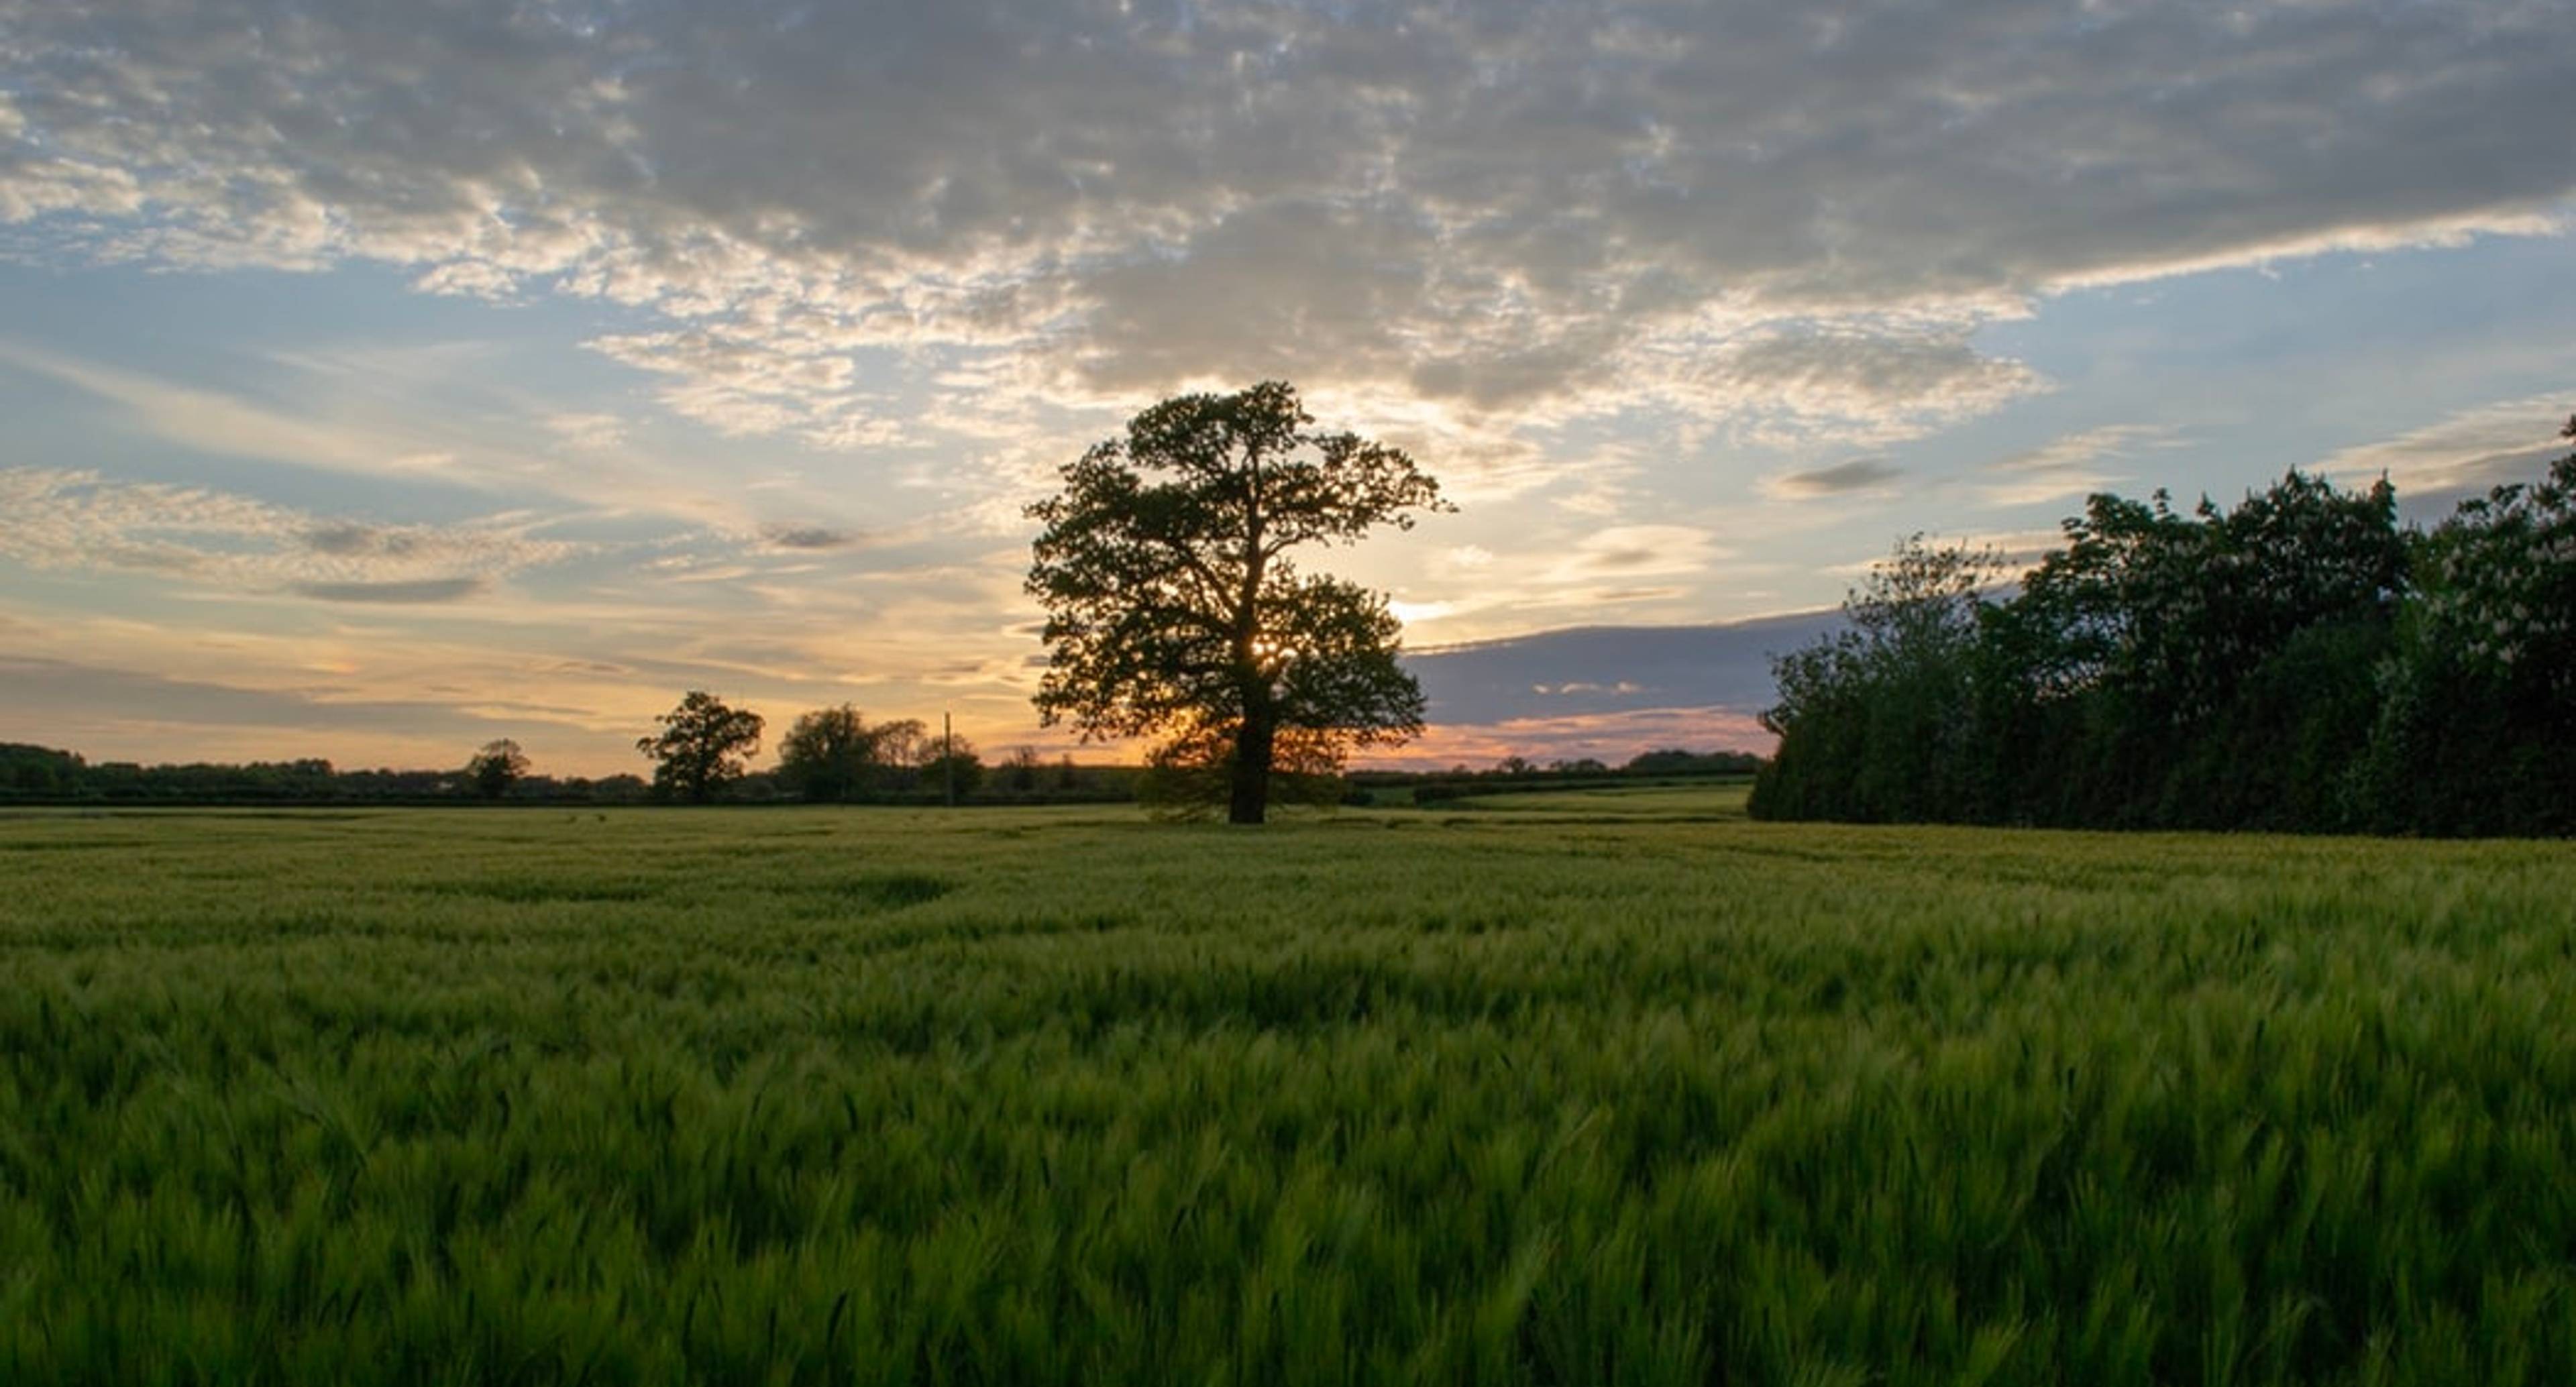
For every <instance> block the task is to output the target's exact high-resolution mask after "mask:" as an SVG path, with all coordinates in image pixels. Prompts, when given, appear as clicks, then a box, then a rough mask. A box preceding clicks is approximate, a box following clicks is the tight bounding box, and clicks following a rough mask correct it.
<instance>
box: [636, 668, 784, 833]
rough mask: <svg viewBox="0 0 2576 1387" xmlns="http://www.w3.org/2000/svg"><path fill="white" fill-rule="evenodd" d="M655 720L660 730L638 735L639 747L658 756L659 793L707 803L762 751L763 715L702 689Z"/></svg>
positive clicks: (655, 773) (656, 778) (655, 789)
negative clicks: (745, 759)
mask: <svg viewBox="0 0 2576 1387" xmlns="http://www.w3.org/2000/svg"><path fill="white" fill-rule="evenodd" d="M653 721H655V722H657V723H660V724H661V725H662V730H661V732H659V733H658V734H656V735H654V736H650V737H638V738H636V739H635V749H636V750H637V751H640V752H643V753H644V754H645V755H647V756H650V757H652V758H653V760H654V763H655V764H654V767H653V793H655V794H656V795H661V796H664V797H670V796H677V797H679V798H681V799H685V800H688V801H689V802H690V803H692V804H702V803H704V802H706V801H707V800H709V799H712V798H714V797H715V794H716V792H717V791H718V790H720V789H722V788H724V785H725V783H726V782H727V781H730V780H734V779H737V778H739V777H740V776H741V775H742V773H743V770H744V762H743V758H745V757H747V756H750V755H751V754H753V753H754V752H757V751H758V750H760V729H761V718H760V715H759V714H758V713H755V712H752V711H750V710H749V709H744V708H731V707H727V706H726V705H725V702H724V700H722V699H720V698H718V697H716V696H715V695H714V694H711V693H708V692H706V691H704V690H702V689H692V690H690V691H689V692H688V694H687V695H686V696H685V697H683V698H682V699H681V700H680V706H678V707H676V708H674V709H672V710H671V711H670V712H667V713H664V714H661V715H660V716H658V717H656V718H654V719H653Z"/></svg>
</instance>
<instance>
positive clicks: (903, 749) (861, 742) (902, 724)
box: [778, 703, 921, 803]
mask: <svg viewBox="0 0 2576 1387" xmlns="http://www.w3.org/2000/svg"><path fill="white" fill-rule="evenodd" d="M920 738H921V724H920V723H919V722H918V721H916V720H914V719H911V718H904V719H900V720H897V721H893V722H886V723H880V724H877V725H875V726H870V725H869V723H868V721H867V719H865V718H863V717H861V716H860V715H859V710H858V709H857V708H855V707H852V706H851V705H849V704H847V703H844V704H842V705H840V706H839V707H837V708H818V709H816V710H814V711H813V712H810V713H805V714H802V715H800V716H799V717H798V718H797V719H796V722H795V724H794V725H793V726H791V727H789V728H788V730H787V735H786V736H785V737H783V738H780V739H779V743H778V774H779V778H780V780H782V781H783V782H784V783H785V784H786V785H787V786H788V787H789V788H790V789H791V790H793V792H794V793H795V794H796V795H797V796H798V797H799V798H802V799H806V800H811V801H815V802H817V803H828V802H832V801H838V800H851V799H857V798H859V797H860V796H861V795H863V794H866V793H867V792H869V791H872V790H881V789H890V788H893V787H894V784H895V782H896V780H897V779H898V778H899V777H898V775H897V772H898V771H899V770H904V769H908V768H909V765H908V763H909V760H910V753H911V751H912V748H913V747H914V746H916V745H917V744H918V743H919V741H920Z"/></svg>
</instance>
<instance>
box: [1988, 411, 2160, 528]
mask: <svg viewBox="0 0 2576 1387" xmlns="http://www.w3.org/2000/svg"><path fill="white" fill-rule="evenodd" d="M2174 442H2175V433H2174V431H2173V430H2172V429H2171V428H2168V427H2166V426H2164V425H2161V424H2108V425H2104V426H2102V427H2100V428H2093V429H2085V430H2082V431H2081V432H2077V433H2070V434H2062V435H2060V436H2058V437H2056V438H2052V439H2050V440H2049V441H2048V442H2046V443H2043V444H2041V445H2039V446H2038V447H2036V448H2029V449H2025V450H2023V451H2021V452H2018V453H2015V454H2012V455H2011V456H2009V457H2005V458H2000V459H1997V460H1996V461H1995V462H1993V463H1991V464H1989V465H1988V466H1987V468H1986V472H1987V473H1988V474H1989V475H1991V476H1992V477H1994V478H1995V480H1993V481H1990V482H1986V483H1984V484H1982V485H1980V486H1979V487H1978V488H1977V492H1978V495H1979V497H1980V499H1981V500H1982V501H1983V503H1984V504H1985V505H1986V506H1988V507H1990V508H1996V509H2001V508H2004V507H2009V506H2034V505H2038V504H2040V503H2042V502H2044V501H2057V500H2063V499H2064V498H2067V497H2070V496H2083V495H2086V494H2088V493H2091V492H2095V491H2100V490H2103V489H2105V488H2107V487H2109V486H2110V485H2111V484H2112V483H2114V482H2117V481H2119V480H2121V478H2120V477H2119V476H2118V475H2117V474H2115V473H2113V472H2111V471H2110V470H2109V465H2110V464H2111V463H2113V462H2116V461H2118V460H2120V459H2123V458H2128V457H2132V456H2135V455H2136V454H2138V453H2141V452H2146V451H2149V450H2152V449H2156V448H2164V447H2171V446H2172V445H2173V444H2174Z"/></svg>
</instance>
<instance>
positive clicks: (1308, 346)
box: [0, 0, 2576, 451]
mask: <svg viewBox="0 0 2576 1387" xmlns="http://www.w3.org/2000/svg"><path fill="white" fill-rule="evenodd" d="M2565 20H2566V15H2565V12H2564V9H2563V7H2562V6H2559V5H2555V4H2526V5H2414V6H2404V7H2395V8H2392V7H2389V6H2386V5H2382V4H2378V3H2370V2H2369V0H2313V3H2306V4H2300V5H2279V6H2260V7H2246V6H2242V5H2236V4H2223V3H2217V0H2207V2H2206V3H2199V2H2194V0H2173V2H2172V3H2165V2H2164V0H2158V3H2152V4H2151V3H2145V0H2109V2H2108V3H2102V4H2095V5H2089V6H2086V7H2084V8H2083V9H2082V11H2081V12H2080V13H2078V12H2072V11H2069V10H2068V9H2067V8H2066V7H2065V6H2063V5H2062V4H2059V3H2057V2H2056V0H1990V2H1989V3H1982V4H1975V5H1967V4H1950V5H1938V6H1911V7H1895V8H1889V7H1884V6H1868V5H1862V4H1859V3H1856V2H1855V3H1849V4H1845V3H1835V2H1834V0H1826V2H1825V3H1820V4H1815V5H1800V6H1794V7H1781V6H1776V5H1772V4H1769V3H1763V2H1762V0H1739V2H1738V3H1732V4H1717V5H1705V6H1676V5H1656V4H1644V3H1622V2H1621V0H1595V3H1589V4H1557V3H1540V0H1496V3H1492V4H1479V5H1476V6H1472V7H1457V6H1435V5H1426V4H1416V3H1409V2H1408V0H1374V2H1373V0H1362V2H1361V3H1356V4H1350V5H1335V6H1307V5H1278V4H1272V3H1266V0H1261V2H1257V0H1205V2H1204V3H1197V4H1191V5H1187V6H1180V7H1169V6H1125V5H1108V4H1099V3H1092V0H1012V3H1002V0H965V2H964V3H957V4H942V5H912V4H898V3H893V0H870V2H867V3H857V4H849V5H826V6H817V5H811V4H806V3H802V0H747V2H746V3H743V4H739V5H726V6H721V7H716V6H710V5H690V4H669V5H652V6H625V7H597V6H578V5H554V4H544V3H538V4H530V5H520V6H469V7H422V6H417V5H403V4H391V3H353V4H345V5H331V6H324V7H314V6H310V5H301V4H294V3H291V0H204V2H203V3H199V4H192V5H186V6H169V5H151V4H144V3H140V0H104V2H103V3H99V4H90V5H36V6H23V5H22V6H19V7H17V8H15V9H13V10H12V11H11V18H10V31H11V32H10V37H9V38H8V40H7V41H6V43H5V46H0V220H5V221H7V222H11V223H14V224H17V225H18V226H19V227H20V232H19V234H18V235H17V236H15V237H14V238H13V245H14V247H15V250H14V253H15V254H18V255H20V256H22V257H24V256H32V257H36V258H54V259H61V258H76V259H87V260H108V261H117V260H123V261H133V262H139V263H143V264H147V265H152V266H157V267H181V268H222V267H230V266H239V265H266V266H278V267H286V268H296V269H304V268H314V267H322V266H329V265H334V264H340V263H345V262H351V261H364V262H373V263H378V264H383V265H389V266H393V267H397V268H399V269H401V270H403V271H405V272H408V273H409V274H411V275H412V276H413V278H414V282H415V283H416V284H417V285H418V286H419V287H420V288H421V289H422V290H424V291H426V292H434V293H447V294H471V295H481V296H486V297H495V298H530V297H542V296H568V297H572V298H576V299H581V300H587V301H591V302H595V303H599V304H603V305H608V306H612V307H614V308H617V309H619V310H623V311H629V312H631V315H632V316H633V317H636V318H640V319H641V320H642V321H641V323H640V324H639V325H637V326H635V327H633V328H631V329H630V328H627V327H620V328H618V329H616V330H614V331H608V332H603V333H602V334H600V335H599V336H597V337H596V338H595V339H594V341H593V345H594V346H595V347H596V348H597V349H598V350H599V351H601V352H602V353H605V354H607V355H608V356H610V357H612V358H613V359H615V360H618V361H621V362H624V363H626V364H628V365H631V366H633V367H636V368H638V369H640V370H642V371H644V372H646V373H647V374H648V375H649V376H650V377H651V378H652V379H653V380H654V381H655V382H656V385H655V387H654V388H655V392H656V394H657V397H658V398H659V399H660V400H661V401H662V402H663V404H664V405H665V406H666V407H668V408H670V409H672V410H674V411H677V412H679V413H681V414H684V415H687V416H690V417H693V418H696V419H699V420H702V421H704V422H706V423H708V424H710V425H712V426H714V427H716V428H719V429H722V430H725V431H728V432H733V433H744V434H754V433H757V434H777V435H782V436H786V437H791V438H797V439H801V440H804V441H806V442H808V443H812V444H815V445H817V446H823V447H833V448H845V447H857V446H877V445H882V444H885V443H888V442H891V441H894V440H897V439H903V440H907V441H919V440H920V434H921V426H920V425H919V424H917V423H914V422H912V420H913V415H912V414H911V412H910V411H908V410H904V409H898V408H895V407H894V405H895V401H894V400H893V399H889V398H883V397H879V396H876V395H872V394H871V393H869V391H868V390H867V389H865V388H862V385H861V382H862V381H864V380H868V379H871V378H873V377H872V373H879V372H892V373H894V374H896V375H898V376H901V377H903V378H904V380H905V381H906V382H907V383H908V384H909V385H911V386H912V387H915V388H922V387H926V386H927V385H928V384H929V383H930V382H931V381H934V380H936V379H939V378H941V377H944V376H948V375H951V374H953V373H956V372H959V371H965V372H976V373H981V374H982V375H983V377H984V378H985V379H987V380H999V381H1005V382H1008V383H1009V385H1010V387H1011V388H1012V389H1013V390H1014V391H1017V392H1021V393H1025V394H1029V395H1032V396H1037V397H1042V398H1045V399H1047V400H1048V401H1050V402H1052V403H1053V404H1056V405H1061V406H1064V407H1068V408H1098V407H1106V406H1109V405H1112V404H1126V403H1132V402H1133V401H1134V400H1135V399H1136V398H1138V397H1140V396H1144V395H1150V394H1153V393H1159V392H1162V391H1165V390H1168V389H1170V388H1173V387H1175V386H1177V385H1181V384H1185V383H1191V382H1199V381H1208V380H1221V381H1227V382H1233V383H1240V382H1243V381H1246V380H1250V379H1254V378H1257V377H1261V376H1267V375H1286V376H1289V377H1291V378H1294V379H1298V380H1300V381H1301V382H1305V383H1308V384H1310V385H1313V386H1353V387H1357V386H1361V385H1365V384H1369V383H1375V382H1392V383H1395V388H1396V389H1398V390H1399V391H1401V392H1402V393H1404V394H1406V395H1407V396H1409V397H1410V398H1411V399H1413V400H1416V401H1420V402H1426V403H1429V404H1431V405H1435V406H1437V408H1438V409H1439V410H1440V411H1442V412H1444V413H1445V415H1446V416H1447V417H1449V418H1451V419H1454V420H1460V421H1472V420H1475V419H1479V418H1487V417H1491V418H1497V419H1501V420H1504V421H1506V422H1509V421H1512V420H1562V419H1568V418H1579V417H1583V416H1584V415H1586V414H1587V413H1597V412H1600V411H1604V410H1612V409H1620V408H1634V407H1638V406H1641V405H1643V406H1648V407H1651V408H1653V409H1655V410H1658V411H1662V412H1664V413H1665V414H1668V415H1670V416H1673V417H1677V418H1683V419H1691V420H1701V421H1714V422H1718V423H1722V424H1725V425H1727V426H1728V427H1730V428H1735V429H1738V430H1741V431H1743V432H1744V433H1745V435H1746V436H1748V437H1754V438H1757V439H1800V440H1812V439H1816V438H1830V439H1834V440H1840V441H1862V442H1884V441H1888V440H1890V439H1893V438H1899V437H1905V436H1911V435H1912V434H1918V433H1920V432H1922V431H1925V430H1927V429H1932V428H1938V427H1942V426H1944V425H1946V424H1948V423H1950V422H1953V421H1956V420H1959V419H1963V418H1968V417H1972V416H1974V415H1976V414H1979V413H1982V412H1986V411H1990V410H1993V409H1996V408H1998V407H2000V406H2001V405H2002V404H2004V403H2007V402H2009V401H2011V400H2013V399H2016V398H2020V397H2021V396H2024V395H2027V394H2029V393H2031V392H2032V391H2035V390H2038V389H2042V388H2044V387H2045V383H2044V382H2043V381H2042V380H2041V379H2040V378H2039V376H2038V375H2037V373H2036V372H2034V371H2033V370H2032V369H2031V368H2030V367H2028V366H2027V365H2024V364H2023V363H2020V362H2017V361H2013V360H2010V359H2007V358H2003V357H1998V356H1994V355H1991V354H1989V353H1987V352H1986V351H1985V350H1984V349H1982V348H1981V347H1980V345H1979V344H1978V341H1977V336H1976V334H1977V329H1978V328H1980V327H1981V326H1983V325H1985V324H1988V323H1992V322H1994V321H1996V320H1997V319H1999V318H2005V317H2011V316H2015V315H2018V314H2022V313H2025V312H2027V311H2029V308H2030V306H2031V304H2032V303H2033V302H2034V301H2035V300H2036V299H2037V298H2040V297H2044V296H2046V295H2049V294H2052V293H2056V292H2061V291H2063V290H2065V289H2068V288H2070V287H2076V286H2086V285H2099V284H2110V283H2120V282H2127V281H2135V280H2141V279H2148V278H2153V277H2157V276H2163V275H2171V274H2178V273H2187V272H2191V271H2195V270H2201V269H2206V268H2211V267H2216V266H2226V265H2246V264H2260V263H2265V262H2267V261H2271V260H2276V259H2280V258H2284V257H2290V256H2299V255H2312V254H2317V253H2320V252H2323V251H2326V250H2332V249H2353V248H2385V247H2396V246H2406V245H2422V244H2456V243H2457V242H2459V241H2461V240H2463V239H2466V238H2469V237H2473V236H2478V235H2487V234H2533V233H2539V232H2545V231H2549V230H2553V229H2555V228H2556V226H2557V225H2558V222H2557V220H2556V219H2557V217H2558V216H2559V214H2560V211H2561V207H2562V203H2563V201H2564V199H2565V198H2566V197H2567V196H2568V195H2569V193H2570V192H2571V190H2576V142H2570V141H2568V140H2567V139H2566V138H2565V137H2564V132H2565V131H2566V129H2568V128H2569V127H2570V126H2571V125H2576V91H2571V89H2570V88H2569V87H2568V85H2567V83H2566V82H2565V80H2564V78H2565V74H2566V72H2568V71H2569V70H2571V69H2576V25H2569V24H2568V23H2566V22H2565ZM2497 112H2511V113H2513V114H2512V116H2511V118H2498V117H2497V116H2496V114H2495V113H2497ZM861 365H865V366H867V367H868V368H869V369H868V370H866V371H862V370H860V369H858V367H859V366H861ZM898 394H900V392H898ZM970 413H971V411H966V410H957V411H950V414H951V416H952V417H955V418H957V419H959V420H961V421H964V420H965V418H966V416H967V415H968V414H970ZM211 422H212V423H215V424H224V425H227V426H228V427H232V428H234V429H235V431H236V432H239V431H240V430H241V429H244V428H248V427H250V426H251V425H253V424H255V423H259V421H250V420H240V419H234V420H230V421H226V420H222V419H215V420H213V421H211ZM260 427H263V428H266V427H268V425H266V424H260ZM272 432H273V431H272ZM261 446H263V447H284V448H288V449H298V448H304V449H311V448H321V449H323V450H325V451H327V450H329V448H330V447H331V446H332V445H331V444H330V443H329V441H328V440H312V439H303V438H299V437H297V436H294V435H293V434H292V433H289V434H287V435H284V436H272V437H269V438H268V439H266V440H265V441H264V442H263V443H262V445H261Z"/></svg>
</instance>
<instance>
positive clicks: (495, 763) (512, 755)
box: [465, 737, 528, 799]
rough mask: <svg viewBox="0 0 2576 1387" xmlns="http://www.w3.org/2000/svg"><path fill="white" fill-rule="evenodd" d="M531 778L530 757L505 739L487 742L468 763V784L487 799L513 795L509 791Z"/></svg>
mask: <svg viewBox="0 0 2576 1387" xmlns="http://www.w3.org/2000/svg"><path fill="white" fill-rule="evenodd" d="M527 774H528V757H527V753H525V752H523V751H521V750H519V744H518V743H517V742H514V741H511V740H510V739H509V738H507V737H503V738H501V739H499V740H498V741H490V742H485V743H484V744H483V749H482V750H481V751H478V752H476V753H474V758H473V759H472V760H470V761H467V762H466V763H465V782H466V784H468V785H470V786H472V787H473V790H474V793H475V794H477V795H480V796H482V797H483V798H485V799H499V798H501V797H502V796H503V795H506V794H508V793H510V787H511V786H513V785H516V784H518V783H519V782H520V781H521V780H523V779H525V778H526V777H527Z"/></svg>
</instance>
